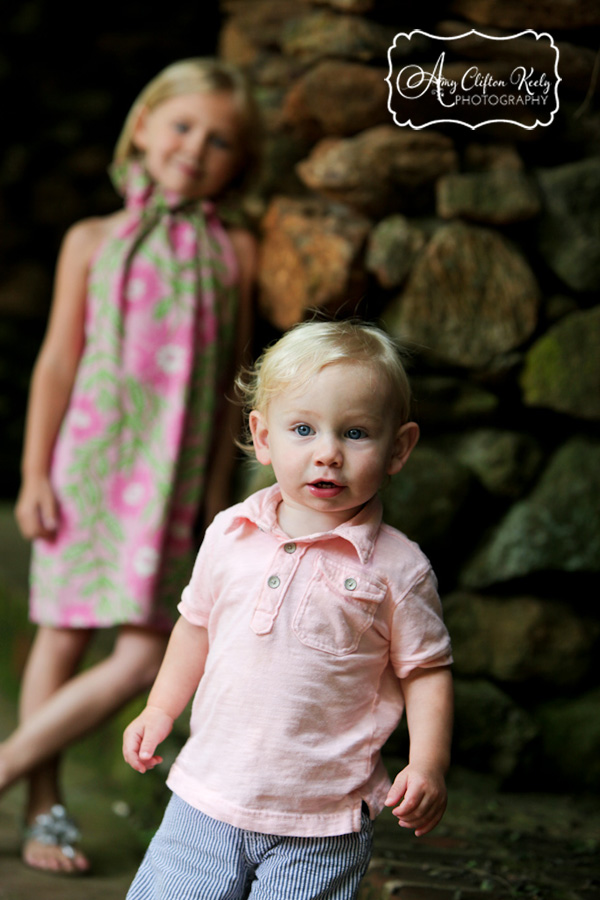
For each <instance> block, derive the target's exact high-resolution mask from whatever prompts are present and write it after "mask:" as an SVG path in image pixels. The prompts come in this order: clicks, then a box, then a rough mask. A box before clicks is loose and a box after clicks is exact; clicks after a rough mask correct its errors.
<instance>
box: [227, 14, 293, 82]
mask: <svg viewBox="0 0 600 900" xmlns="http://www.w3.org/2000/svg"><path fill="white" fill-rule="evenodd" d="M297 15H298V11H297V9H296V8H295V4H290V3H288V2H287V0H254V2H252V3H236V5H235V11H234V15H232V16H231V17H230V18H229V19H227V21H226V22H225V23H224V25H223V27H222V29H221V31H220V34H219V56H220V57H222V58H223V59H227V60H228V61H229V62H233V63H236V65H239V66H250V65H253V64H254V63H255V62H256V61H257V60H258V57H259V54H261V53H264V52H265V51H266V50H267V49H269V48H272V47H276V46H277V45H278V44H279V43H280V39H281V34H282V29H283V27H284V25H285V23H286V22H287V21H288V20H289V19H293V18H295V17H296V16H297Z"/></svg>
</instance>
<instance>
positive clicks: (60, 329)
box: [15, 217, 110, 539]
mask: <svg viewBox="0 0 600 900" xmlns="http://www.w3.org/2000/svg"><path fill="white" fill-rule="evenodd" d="M109 218H110V217H109ZM107 228H108V220H107V219H89V220H86V221H83V222H79V223H78V224H77V225H74V226H73V227H72V228H71V229H70V230H69V231H68V232H67V235H66V236H65V239H64V241H63V244H62V248H61V251H60V255H59V259H58V265H57V270H56V279H55V286H54V296H53V300H52V308H51V312H50V320H49V323H48V328H47V331H46V335H45V338H44V341H43V344H42V347H41V350H40V353H39V355H38V358H37V361H36V364H35V367H34V370H33V376H32V380H31V387H30V392H29V403H28V408H27V416H26V423H25V442H24V449H23V457H22V463H21V472H22V486H21V491H20V493H19V496H18V499H17V505H16V509H15V515H16V518H17V522H18V524H19V527H20V529H21V532H22V533H23V536H24V537H26V538H29V539H31V538H35V537H40V536H45V537H49V536H50V535H51V534H52V533H53V532H54V531H55V530H56V527H57V524H58V508H57V503H56V498H55V496H54V492H53V490H52V487H51V485H50V481H49V477H48V475H49V470H50V460H51V456H52V449H53V447H54V442H55V440H56V435H57V434H58V430H59V428H60V424H61V422H62V420H63V417H64V415H65V411H66V408H67V404H68V402H69V397H70V394H71V389H72V387H73V382H74V380H75V374H76V371H77V366H78V364H79V359H80V357H81V352H82V349H83V343H84V318H85V302H86V292H87V280H88V271H89V265H90V261H91V259H92V256H93V254H94V252H95V250H96V248H97V247H98V245H99V242H100V241H101V240H102V238H103V236H104V235H105V234H106V232H107Z"/></svg>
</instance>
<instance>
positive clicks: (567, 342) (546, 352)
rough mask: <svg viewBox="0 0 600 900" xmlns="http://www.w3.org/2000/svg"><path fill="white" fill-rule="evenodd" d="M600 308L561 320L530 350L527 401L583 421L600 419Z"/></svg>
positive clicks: (524, 375)
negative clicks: (599, 350) (599, 349)
mask: <svg viewBox="0 0 600 900" xmlns="http://www.w3.org/2000/svg"><path fill="white" fill-rule="evenodd" d="M598 348H600V306H599V307H595V308H594V309H591V310H586V311H585V312H576V313H573V314H572V315H570V316H567V317H566V318H564V319H561V321H560V322H558V323H557V324H556V325H555V326H554V327H553V328H550V330H549V331H547V332H546V334H544V335H543V336H542V337H541V338H540V339H539V340H538V341H536V342H535V344H534V345H533V346H532V347H531V349H530V350H529V352H528V354H527V356H526V358H525V367H524V369H523V372H522V375H521V385H522V387H523V400H524V401H525V403H526V404H527V405H528V406H541V407H546V408H548V409H554V410H557V411H558V412H563V413H568V414H569V415H571V416H577V417H579V418H582V419H593V420H598V419H600V354H599V353H598Z"/></svg>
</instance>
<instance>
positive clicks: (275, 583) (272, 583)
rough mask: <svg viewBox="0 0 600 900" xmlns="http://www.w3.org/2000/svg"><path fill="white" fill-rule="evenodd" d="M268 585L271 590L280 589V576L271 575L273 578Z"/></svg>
mask: <svg viewBox="0 0 600 900" xmlns="http://www.w3.org/2000/svg"><path fill="white" fill-rule="evenodd" d="M267 584H268V585H269V587H270V588H278V587H279V585H280V584H281V580H280V578H279V575H271V577H270V578H269V580H268V581H267Z"/></svg>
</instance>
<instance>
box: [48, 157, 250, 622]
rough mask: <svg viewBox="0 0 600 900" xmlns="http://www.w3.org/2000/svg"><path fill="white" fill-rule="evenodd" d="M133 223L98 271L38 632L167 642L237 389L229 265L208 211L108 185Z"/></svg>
mask: <svg viewBox="0 0 600 900" xmlns="http://www.w3.org/2000/svg"><path fill="white" fill-rule="evenodd" d="M116 182H117V184H118V186H119V187H120V189H121V190H122V192H123V193H124V196H125V201H126V208H127V211H128V213H129V215H128V217H127V218H126V220H125V221H124V223H123V222H122V223H121V224H120V225H119V226H118V228H117V229H116V231H115V233H114V234H112V235H111V237H110V238H109V239H108V240H107V241H106V242H105V243H104V244H103V245H102V247H101V248H100V250H99V252H98V253H97V255H96V258H95V259H94V261H93V264H92V267H91V273H90V279H89V290H88V298H87V309H86V323H85V347H84V351H83V355H82V357H81V361H80V364H79V367H78V371H77V377H76V380H75V384H74V387H73V392H72V395H71V399H70V402H69V407H68V410H67V414H66V416H65V419H64V421H63V424H62V427H61V430H60V433H59V436H58V439H57V442H56V446H55V448H54V454H53V460H52V470H51V478H52V483H53V486H54V489H55V491H56V494H57V496H58V499H59V503H60V526H59V530H58V533H57V536H56V538H55V539H54V540H50V541H49V540H43V539H38V540H36V541H35V542H34V549H33V557H32V570H31V606H30V615H31V619H32V620H33V621H34V622H36V623H38V624H43V625H51V626H58V627H67V628H95V627H108V626H112V625H118V624H122V623H130V624H137V625H142V626H148V627H151V628H159V629H168V628H169V627H170V625H171V624H172V622H173V619H174V616H175V608H176V604H177V602H178V600H179V597H180V594H181V590H182V587H183V586H185V584H187V582H188V580H189V575H190V571H191V563H192V553H193V550H194V546H193V526H194V522H195V519H196V516H197V513H198V509H199V506H200V504H201V502H202V497H203V491H204V483H205V475H206V465H207V458H208V454H209V451H210V448H211V443H212V439H213V431H214V426H215V421H216V419H217V418H218V415H219V411H220V410H221V409H222V408H223V404H224V401H223V393H224V390H225V388H226V385H227V381H228V378H229V376H230V375H231V365H232V360H233V352H234V347H233V345H234V332H235V320H236V311H237V300H238V285H237V265H236V260H235V257H234V253H233V248H232V246H231V243H230V241H229V238H228V236H227V233H226V231H225V229H224V227H223V225H222V224H221V222H220V220H219V219H218V217H217V215H216V212H215V208H214V205H213V204H211V203H208V202H206V201H205V202H202V203H199V202H193V203H190V202H186V203H183V202H181V201H180V200H178V198H177V197H174V196H173V195H168V196H167V195H164V194H163V193H162V192H160V191H159V190H158V189H157V187H156V186H155V185H154V184H153V183H152V182H151V181H150V179H149V178H148V177H147V176H146V175H145V173H144V172H143V170H142V169H141V167H140V166H139V165H137V164H136V165H133V166H131V165H130V166H128V167H127V168H126V169H125V170H122V171H121V172H119V173H117V175H116Z"/></svg>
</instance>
